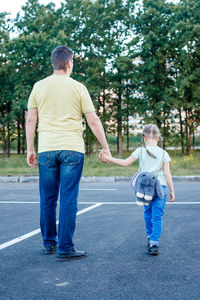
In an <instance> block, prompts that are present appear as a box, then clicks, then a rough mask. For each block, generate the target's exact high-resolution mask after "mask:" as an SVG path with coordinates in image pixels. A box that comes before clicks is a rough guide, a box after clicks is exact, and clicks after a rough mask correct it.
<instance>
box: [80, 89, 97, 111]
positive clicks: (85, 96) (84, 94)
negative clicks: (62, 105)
mask: <svg viewBox="0 0 200 300" xmlns="http://www.w3.org/2000/svg"><path fill="white" fill-rule="evenodd" d="M81 109H82V112H83V113H84V114H86V113H89V112H93V111H95V108H94V104H93V102H92V99H91V97H90V95H89V92H88V90H87V88H86V87H85V86H84V85H82V86H81Z"/></svg>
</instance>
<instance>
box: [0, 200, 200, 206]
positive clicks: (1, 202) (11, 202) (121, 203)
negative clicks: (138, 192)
mask: <svg viewBox="0 0 200 300" xmlns="http://www.w3.org/2000/svg"><path fill="white" fill-rule="evenodd" d="M39 203H40V202H39V201H0V204H39ZM96 203H97V202H94V201H86V202H84V201H80V202H78V204H96ZM58 204H59V202H58ZM102 204H109V205H118V204H119V205H123V204H125V205H136V202H134V201H133V202H101V205H102ZM166 204H170V205H181V204H182V205H185V204H186V205H187V204H200V202H195V201H193V202H191V201H190V202H183V201H179V202H166Z"/></svg>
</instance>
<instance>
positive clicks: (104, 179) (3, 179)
mask: <svg viewBox="0 0 200 300" xmlns="http://www.w3.org/2000/svg"><path fill="white" fill-rule="evenodd" d="M131 178H132V177H129V176H99V177H98V176H85V177H82V178H81V183H114V182H128V181H130V180H131ZM172 179H173V181H174V182H181V181H192V182H198V181H200V176H172ZM38 181H39V176H0V183H17V182H19V183H25V182H38Z"/></svg>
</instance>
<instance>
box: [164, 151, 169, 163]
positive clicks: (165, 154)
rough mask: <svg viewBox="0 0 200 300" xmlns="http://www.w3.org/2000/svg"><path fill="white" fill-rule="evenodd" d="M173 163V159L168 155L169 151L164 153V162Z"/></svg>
mask: <svg viewBox="0 0 200 300" xmlns="http://www.w3.org/2000/svg"><path fill="white" fill-rule="evenodd" d="M169 161H171V158H170V157H169V154H168V153H167V151H164V158H163V162H164V163H166V162H169Z"/></svg>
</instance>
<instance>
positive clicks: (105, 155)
mask: <svg viewBox="0 0 200 300" xmlns="http://www.w3.org/2000/svg"><path fill="white" fill-rule="evenodd" d="M111 157H112V155H111V154H110V151H109V150H102V151H101V152H100V154H99V158H100V160H101V161H102V162H105V163H109V162H110V159H111Z"/></svg>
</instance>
